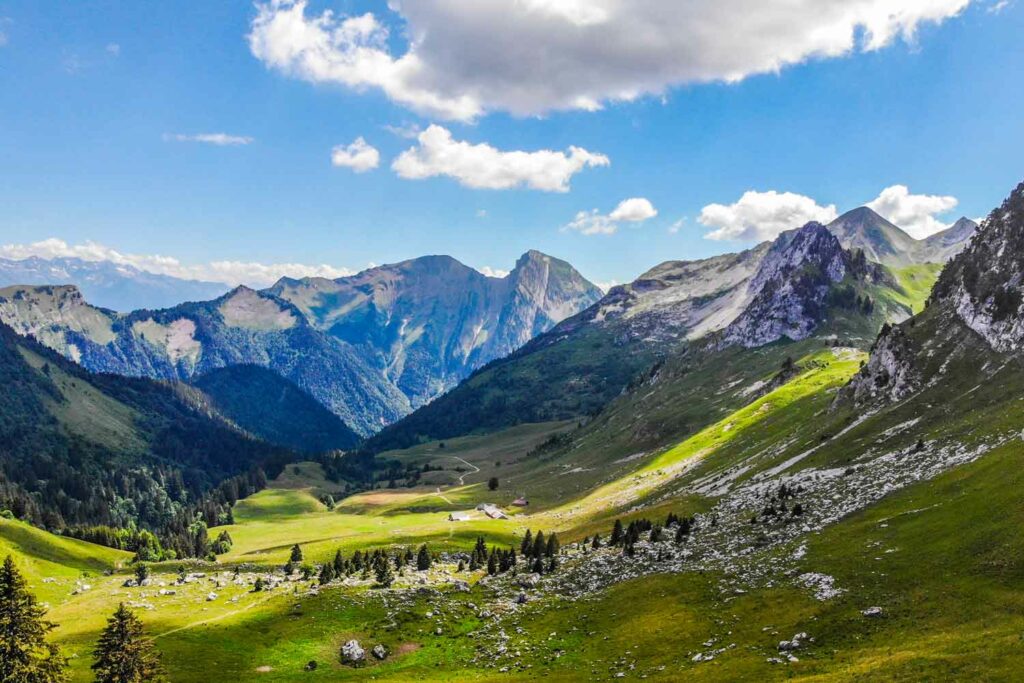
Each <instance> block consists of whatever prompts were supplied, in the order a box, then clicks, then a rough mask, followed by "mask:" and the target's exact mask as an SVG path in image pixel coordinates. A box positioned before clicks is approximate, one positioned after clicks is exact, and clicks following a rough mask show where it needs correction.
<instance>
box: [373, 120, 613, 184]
mask: <svg viewBox="0 0 1024 683" xmlns="http://www.w3.org/2000/svg"><path fill="white" fill-rule="evenodd" d="M417 142H418V144H417V145H416V146H415V147H411V148H409V149H407V150H406V151H404V152H402V153H401V154H400V155H399V156H398V158H396V159H395V161H394V162H393V163H392V164H391V168H392V169H393V170H394V171H395V173H397V174H398V175H399V176H401V177H402V178H407V179H410V180H421V179H424V178H432V177H435V176H449V177H451V178H455V179H456V180H457V181H458V182H459V183H460V184H462V185H464V186H465V187H471V188H474V189H487V190H507V189H511V188H515V187H527V188H530V189H533V190H541V191H543V192H568V191H569V181H570V180H571V179H572V177H573V176H574V175H575V174H577V173H579V172H580V171H582V170H583V169H585V168H588V167H593V166H608V165H609V164H610V163H611V162H610V161H609V159H608V157H606V156H604V155H603V154H595V153H592V152H588V151H587V150H585V149H581V148H579V147H570V148H569V149H568V150H567V151H565V152H556V151H553V150H539V151H534V152H523V151H511V152H506V151H502V150H499V149H496V148H494V147H492V146H491V145H488V144H486V143H481V144H472V143H469V142H465V141H461V140H455V139H453V138H452V134H451V132H450V131H449V130H448V129H446V128H443V127H441V126H438V125H432V126H430V127H429V128H427V129H426V130H425V131H423V132H422V133H420V134H419V136H418V138H417Z"/></svg>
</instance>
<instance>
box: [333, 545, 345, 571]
mask: <svg viewBox="0 0 1024 683" xmlns="http://www.w3.org/2000/svg"><path fill="white" fill-rule="evenodd" d="M344 573H345V558H344V557H342V555H341V550H338V551H337V552H335V553H334V575H335V576H341V575H342V574H344Z"/></svg>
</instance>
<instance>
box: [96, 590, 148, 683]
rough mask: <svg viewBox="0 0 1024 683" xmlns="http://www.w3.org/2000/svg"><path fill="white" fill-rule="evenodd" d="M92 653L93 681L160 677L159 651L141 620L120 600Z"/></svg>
mask: <svg viewBox="0 0 1024 683" xmlns="http://www.w3.org/2000/svg"><path fill="white" fill-rule="evenodd" d="M93 656H94V657H95V659H96V661H95V662H94V663H93V665H92V669H93V671H95V672H96V681H97V683H142V682H143V681H159V680H163V668H162V667H161V666H160V654H159V653H158V652H157V651H156V647H155V646H154V645H153V641H152V640H150V639H149V638H147V637H146V635H145V634H144V633H143V629H142V621H140V620H139V618H138V617H137V616H135V614H134V613H133V612H132V611H131V610H130V609H128V608H127V607H125V606H124V603H121V605H119V606H118V608H117V611H115V612H114V615H113V616H112V617H111V618H110V619H109V620H107V627H106V628H105V629H103V633H101V634H100V640H99V642H98V643H97V644H96V649H95V650H94V651H93Z"/></svg>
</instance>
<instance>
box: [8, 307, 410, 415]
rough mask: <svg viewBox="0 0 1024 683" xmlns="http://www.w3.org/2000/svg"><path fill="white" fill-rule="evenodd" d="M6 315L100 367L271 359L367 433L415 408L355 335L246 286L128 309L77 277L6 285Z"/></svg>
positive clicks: (197, 366) (210, 365)
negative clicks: (327, 329)
mask: <svg viewBox="0 0 1024 683" xmlns="http://www.w3.org/2000/svg"><path fill="white" fill-rule="evenodd" d="M0 320H3V321H4V322H6V323H7V324H9V325H11V326H12V327H14V329H15V330H16V331H17V332H19V333H20V334H25V335H32V336H34V337H36V338H38V339H39V340H40V341H41V342H42V343H44V344H46V345H47V346H49V347H51V348H53V349H55V350H57V351H58V352H60V353H62V354H64V355H65V356H67V357H69V358H71V359H73V360H75V361H77V362H80V363H81V364H82V365H83V367H85V368H87V369H89V370H93V371H96V372H111V373H117V374H120V375H127V376H132V377H150V378H157V379H181V380H189V379H192V378H193V377H197V376H200V375H202V374H204V373H206V372H209V371H211V370H215V369H218V368H222V367H226V366H230V365H260V366H262V367H267V368H270V369H272V370H274V371H275V372H277V373H278V374H280V375H282V376H283V377H286V378H288V379H290V380H291V381H293V382H295V383H296V384H297V385H299V386H300V387H301V388H302V389H304V390H305V391H307V392H308V393H310V394H311V395H312V396H313V397H314V398H316V399H317V400H319V401H320V402H321V403H322V404H323V405H325V406H326V407H327V408H329V409H330V410H331V411H332V412H334V413H335V414H337V415H338V416H339V417H341V418H342V419H343V420H344V421H345V422H346V424H349V425H350V426H351V427H352V428H353V429H357V430H358V431H359V432H360V433H361V434H369V433H372V432H373V431H375V430H376V429H379V428H380V426H381V425H383V424H386V423H388V422H391V421H394V420H395V419H397V418H398V417H400V416H401V415H403V414H405V412H407V411H408V401H407V399H406V398H405V397H404V396H403V395H402V394H401V392H399V391H398V390H397V389H396V388H395V387H394V386H393V385H391V384H389V383H387V382H385V381H382V379H381V377H380V375H379V373H378V372H377V371H376V370H374V369H373V368H372V367H370V366H369V365H368V364H367V363H366V362H365V361H364V360H363V358H362V357H361V355H360V354H359V353H357V352H356V351H355V350H354V349H353V348H352V347H351V346H350V345H348V344H346V343H345V342H343V341H341V340H339V339H336V338H334V337H331V336H329V335H327V334H325V333H323V332H321V331H319V330H317V329H316V328H314V327H313V326H312V325H310V324H309V323H308V322H307V320H306V318H305V316H304V315H302V313H301V312H300V311H299V310H298V309H296V308H295V307H294V306H292V305H291V304H289V303H288V302H286V301H283V300H281V299H278V298H277V297H275V296H273V295H271V294H267V293H262V292H256V291H253V290H251V289H248V288H245V287H239V288H236V289H235V290H233V291H231V292H229V293H228V294H226V295H224V296H223V297H221V298H219V299H214V300H213V301H206V302H197V303H187V304H181V305H179V306H176V307H174V308H170V309H164V310H158V311H145V310H143V311H135V312H133V313H130V314H127V315H118V314H115V313H113V312H111V311H106V310H103V309H97V308H95V307H92V306H90V305H88V304H87V303H86V302H85V301H84V299H83V298H82V296H81V293H80V292H79V291H78V290H77V289H75V288H73V287H36V288H7V289H6V290H0Z"/></svg>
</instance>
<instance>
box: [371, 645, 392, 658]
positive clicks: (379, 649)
mask: <svg viewBox="0 0 1024 683" xmlns="http://www.w3.org/2000/svg"><path fill="white" fill-rule="evenodd" d="M370 652H371V654H373V656H374V658H375V659H378V660H385V659H387V658H388V649H387V648H386V647H384V646H383V645H374V646H373V649H372V650H370Z"/></svg>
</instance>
